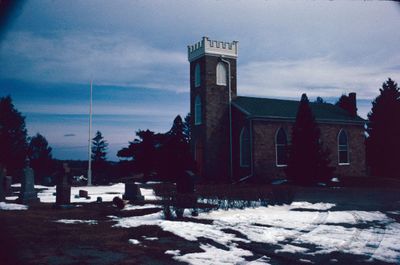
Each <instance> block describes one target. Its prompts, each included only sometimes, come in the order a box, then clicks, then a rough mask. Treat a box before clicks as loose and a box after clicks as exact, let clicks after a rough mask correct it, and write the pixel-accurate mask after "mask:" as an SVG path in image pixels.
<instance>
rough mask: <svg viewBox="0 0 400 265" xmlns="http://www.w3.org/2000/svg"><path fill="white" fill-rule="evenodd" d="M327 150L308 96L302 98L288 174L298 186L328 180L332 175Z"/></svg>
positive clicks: (294, 131) (294, 129) (294, 127)
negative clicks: (322, 141)
mask: <svg viewBox="0 0 400 265" xmlns="http://www.w3.org/2000/svg"><path fill="white" fill-rule="evenodd" d="M329 162H330V161H329V159H328V152H327V150H323V148H322V143H321V140H320V130H319V128H318V127H317V124H316V122H315V119H314V116H313V114H312V111H311V108H310V106H309V101H308V98H307V95H306V94H303V95H302V96H301V101H300V104H299V108H298V111H297V116H296V122H295V124H294V126H293V130H292V144H291V146H290V152H289V159H288V166H287V168H286V174H287V176H288V178H290V179H292V180H293V181H294V182H295V183H296V184H300V185H310V184H314V183H317V182H318V181H323V180H326V179H328V178H329V177H330V176H331V174H332V168H331V167H329Z"/></svg>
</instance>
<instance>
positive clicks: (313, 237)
mask: <svg viewBox="0 0 400 265" xmlns="http://www.w3.org/2000/svg"><path fill="white" fill-rule="evenodd" d="M334 206H335V205H334V204H330V203H315V204H312V203H308V202H295V203H292V204H291V205H280V206H268V207H258V208H246V209H229V210H221V209H220V210H215V211H211V212H208V213H205V212H203V213H200V214H199V216H198V217H196V218H197V219H200V220H210V221H211V224H204V223H197V222H190V221H179V220H177V221H168V220H164V219H163V215H162V212H158V213H154V214H149V215H144V216H134V217H123V218H119V217H110V218H112V219H113V221H115V222H116V224H115V225H114V226H118V227H126V228H128V227H139V226H142V225H157V226H159V227H160V228H162V229H163V230H164V231H169V232H171V233H173V234H175V235H177V236H179V237H181V238H183V239H186V240H188V241H198V240H199V238H206V239H209V240H212V241H214V242H216V243H219V244H222V245H224V246H225V247H226V248H228V249H229V250H227V249H220V248H217V247H215V246H211V245H208V244H201V248H202V249H203V251H204V252H201V253H188V254H185V255H180V254H176V255H175V256H174V259H176V260H178V261H184V262H188V263H190V264H202V263H207V264H209V263H213V264H229V263H232V260H235V261H234V263H240V262H244V257H246V256H249V255H251V253H250V252H249V251H248V250H245V249H241V248H239V247H238V246H237V242H239V241H240V242H244V243H250V242H258V243H268V244H279V245H281V247H282V249H278V250H276V253H283V254H282V255H284V253H302V254H306V255H311V256H310V257H313V256H314V255H316V254H329V253H332V252H335V251H339V252H344V253H350V254H357V255H363V256H365V257H366V258H368V257H372V261H373V260H381V261H385V262H394V263H396V262H398V261H399V259H400V224H399V223H397V222H395V220H393V219H391V218H389V217H388V216H386V215H385V214H383V213H382V212H378V211H371V212H368V211H327V210H329V209H331V208H332V207H334ZM293 209H296V210H295V211H293ZM300 209H307V210H305V211H301V210H300ZM309 209H313V210H315V211H309ZM365 225H367V227H365ZM226 229H229V231H234V233H229V232H228V231H227V230H226ZM237 233H239V234H242V235H244V238H242V237H238V236H237ZM284 241H289V242H292V243H293V244H291V243H285V244H282V242H284ZM308 245H310V246H315V247H317V250H315V249H314V248H310V249H308V247H303V246H308ZM171 255H172V254H171ZM310 259H311V260H312V258H310ZM268 261H269V260H268ZM268 261H267V262H268ZM262 262H263V261H253V264H259V263H262ZM304 262H306V261H304ZM246 263H247V262H246ZM250 264H251V263H250Z"/></svg>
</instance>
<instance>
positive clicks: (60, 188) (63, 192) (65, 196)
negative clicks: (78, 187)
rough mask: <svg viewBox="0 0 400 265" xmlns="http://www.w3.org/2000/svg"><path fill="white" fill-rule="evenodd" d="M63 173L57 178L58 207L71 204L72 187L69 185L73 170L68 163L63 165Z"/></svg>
mask: <svg viewBox="0 0 400 265" xmlns="http://www.w3.org/2000/svg"><path fill="white" fill-rule="evenodd" d="M63 171H64V172H62V174H59V175H58V176H57V187H56V205H64V204H70V203H71V185H70V184H69V183H68V177H69V175H70V171H71V170H70V168H69V167H68V164H67V163H64V164H63Z"/></svg>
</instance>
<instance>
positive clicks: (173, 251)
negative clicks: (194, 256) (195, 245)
mask: <svg viewBox="0 0 400 265" xmlns="http://www.w3.org/2000/svg"><path fill="white" fill-rule="evenodd" d="M164 253H165V254H167V255H173V256H176V255H180V254H181V251H180V250H179V249H176V250H167V251H165V252H164Z"/></svg>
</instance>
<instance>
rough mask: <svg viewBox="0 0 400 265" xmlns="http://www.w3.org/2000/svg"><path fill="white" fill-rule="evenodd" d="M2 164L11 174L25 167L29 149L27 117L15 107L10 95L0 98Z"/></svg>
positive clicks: (0, 155) (0, 156)
mask: <svg viewBox="0 0 400 265" xmlns="http://www.w3.org/2000/svg"><path fill="white" fill-rule="evenodd" d="M0 149H1V152H0V164H2V165H3V166H5V167H6V168H7V171H8V173H9V174H11V175H18V174H19V173H20V171H21V170H22V168H23V167H24V163H25V159H26V156H27V151H28V140H27V131H26V128H25V117H23V116H22V114H21V113H20V112H18V110H17V109H16V108H15V107H14V105H13V103H12V99H11V97H10V96H7V97H3V98H0Z"/></svg>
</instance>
